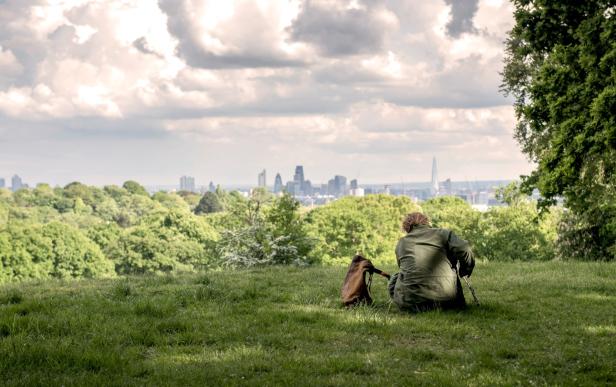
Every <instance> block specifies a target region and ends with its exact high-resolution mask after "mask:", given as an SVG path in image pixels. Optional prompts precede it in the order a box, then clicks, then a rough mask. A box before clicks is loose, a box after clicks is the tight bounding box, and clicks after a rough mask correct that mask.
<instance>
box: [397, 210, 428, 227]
mask: <svg viewBox="0 0 616 387" xmlns="http://www.w3.org/2000/svg"><path fill="white" fill-rule="evenodd" d="M419 224H425V225H429V224H430V219H428V217H427V216H425V215H424V214H422V213H421V212H411V213H410V214H408V215H406V216H405V217H404V219H403V220H402V230H403V231H405V232H411V231H412V230H413V227H414V226H417V225H419Z"/></svg>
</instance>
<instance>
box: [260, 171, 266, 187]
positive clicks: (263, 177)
mask: <svg viewBox="0 0 616 387" xmlns="http://www.w3.org/2000/svg"><path fill="white" fill-rule="evenodd" d="M258 180H259V185H258V187H259V188H266V187H267V176H266V172H265V169H264V170H262V171H261V173H259V178H258Z"/></svg>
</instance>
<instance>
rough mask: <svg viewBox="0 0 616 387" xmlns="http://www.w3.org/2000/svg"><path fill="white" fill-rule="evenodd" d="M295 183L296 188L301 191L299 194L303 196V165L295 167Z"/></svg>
mask: <svg viewBox="0 0 616 387" xmlns="http://www.w3.org/2000/svg"><path fill="white" fill-rule="evenodd" d="M293 182H294V183H295V188H296V189H297V190H299V194H300V195H301V193H302V192H304V167H303V166H302V165H298V166H297V167H295V175H293Z"/></svg>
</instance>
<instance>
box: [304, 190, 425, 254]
mask: <svg viewBox="0 0 616 387" xmlns="http://www.w3.org/2000/svg"><path fill="white" fill-rule="evenodd" d="M419 210H420V208H419V206H417V205H416V204H415V203H413V202H412V201H411V200H410V199H409V198H407V197H403V196H389V195H369V196H365V197H353V196H347V197H343V198H341V199H338V200H336V201H334V202H332V203H330V204H328V205H326V206H323V207H318V208H315V209H314V210H312V211H310V212H309V213H308V215H307V217H306V222H307V227H308V233H309V236H310V237H311V238H314V240H315V241H316V245H315V247H314V249H313V250H312V252H311V256H312V260H313V261H315V262H322V263H325V264H334V263H342V264H346V263H348V262H349V259H350V258H351V257H352V256H353V255H355V254H356V253H361V254H363V255H364V256H366V257H367V258H370V259H373V260H376V262H379V261H388V262H393V261H394V256H393V254H394V248H395V246H396V243H397V241H398V239H399V238H400V237H401V236H402V235H403V234H402V231H401V221H402V218H403V216H404V215H406V214H407V213H409V212H413V211H419Z"/></svg>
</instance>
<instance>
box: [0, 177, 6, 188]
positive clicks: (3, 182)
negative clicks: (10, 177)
mask: <svg viewBox="0 0 616 387" xmlns="http://www.w3.org/2000/svg"><path fill="white" fill-rule="evenodd" d="M5 184H6V182H5V181H4V178H3V177H0V188H4V187H5Z"/></svg>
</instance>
